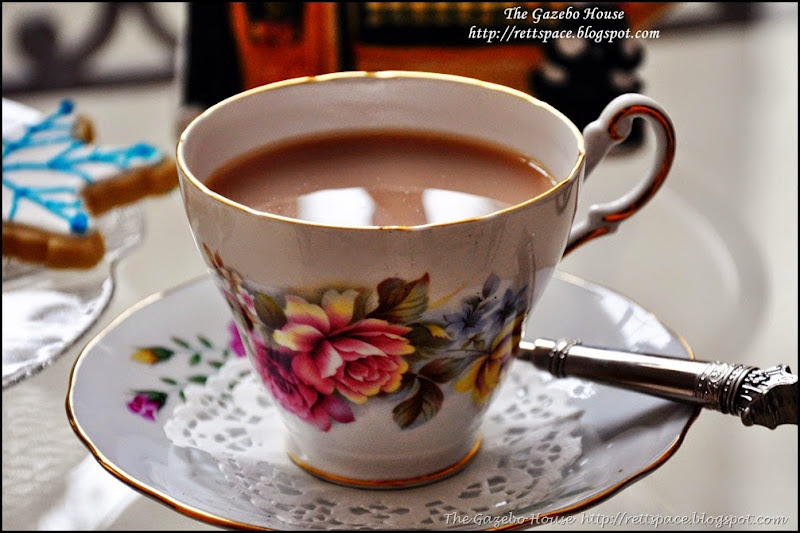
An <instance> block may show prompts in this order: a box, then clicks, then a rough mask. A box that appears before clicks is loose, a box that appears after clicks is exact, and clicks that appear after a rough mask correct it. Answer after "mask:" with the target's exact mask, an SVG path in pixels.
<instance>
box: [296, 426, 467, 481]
mask: <svg viewBox="0 0 800 533" xmlns="http://www.w3.org/2000/svg"><path fill="white" fill-rule="evenodd" d="M481 442H482V437H478V440H477V441H476V442H475V445H474V446H473V447H472V449H471V450H470V451H469V452H467V454H466V455H465V456H464V457H462V458H461V459H459V460H458V461H456V462H455V463H453V464H452V465H450V466H448V467H445V468H443V469H442V470H439V471H437V472H433V473H431V474H424V475H421V476H416V477H411V478H404V479H353V478H348V477H344V476H339V475H336V474H331V473H330V472H326V471H324V470H320V469H319V468H315V467H313V466H311V465H309V464H307V463H305V462H303V461H302V460H301V459H299V458H298V457H297V456H295V455H293V454H292V453H291V452H287V454H288V455H289V458H290V459H291V460H292V461H293V462H294V463H295V464H296V465H297V466H299V467H300V468H302V469H303V470H305V471H306V472H308V473H309V474H311V475H313V476H314V477H317V478H319V479H321V480H323V481H328V482H330V483H336V484H337V485H343V486H345V487H353V488H357V489H383V490H388V489H408V488H413V487H419V486H422V485H428V484H429V483H434V482H436V481H441V480H443V479H445V478H448V477H450V476H453V475H455V474H457V473H458V472H460V471H461V470H462V469H463V468H464V467H465V466H467V464H469V462H470V461H471V460H472V459H473V457H475V454H477V453H478V450H479V449H480V447H481Z"/></svg>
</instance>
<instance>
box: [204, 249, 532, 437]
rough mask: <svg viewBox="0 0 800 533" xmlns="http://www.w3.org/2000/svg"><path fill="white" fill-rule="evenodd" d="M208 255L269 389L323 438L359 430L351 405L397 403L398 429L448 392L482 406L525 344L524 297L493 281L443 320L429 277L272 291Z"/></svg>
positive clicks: (423, 417)
mask: <svg viewBox="0 0 800 533" xmlns="http://www.w3.org/2000/svg"><path fill="white" fill-rule="evenodd" d="M206 250H207V253H208V255H209V256H210V257H213V258H214V260H215V263H214V264H215V265H218V266H220V268H218V269H216V271H217V273H218V279H217V281H218V282H219V283H221V284H222V285H223V287H224V289H223V292H225V293H226V294H234V293H235V294H236V295H237V296H236V297H235V298H228V299H227V301H228V303H229V305H230V306H231V308H232V311H233V314H234V316H235V317H236V319H237V321H238V325H239V328H240V331H242V332H246V335H245V344H247V346H248V347H249V349H250V351H251V353H252V355H253V357H252V360H253V362H254V364H255V367H256V369H257V371H258V373H259V375H260V377H261V379H262V381H263V382H264V384H265V386H266V388H267V389H268V390H269V391H270V393H271V395H272V397H273V398H274V399H275V401H276V402H277V403H278V404H280V405H281V406H282V407H283V408H284V409H285V410H286V411H288V412H289V413H292V414H293V415H295V416H297V417H298V418H300V419H301V420H303V421H305V422H307V423H309V424H312V425H314V426H316V427H317V428H319V429H320V430H322V431H329V430H330V428H331V427H332V426H333V425H334V424H337V423H338V424H347V423H351V422H354V421H355V420H356V414H355V413H356V411H355V407H356V406H357V405H362V404H365V403H367V402H369V401H370V399H371V398H374V397H384V398H396V399H397V403H396V404H395V406H394V408H393V410H392V416H393V419H394V421H395V423H396V424H397V425H398V426H399V427H400V428H402V429H411V428H414V427H417V426H419V425H421V424H425V423H427V422H428V421H430V420H431V419H433V418H434V417H435V416H436V414H437V413H438V412H439V410H440V409H441V407H442V404H443V402H444V400H445V389H444V387H448V389H449V390H450V391H452V393H466V394H469V395H470V397H471V398H472V399H473V400H474V402H475V404H476V408H481V407H482V405H483V404H485V402H486V401H487V400H488V398H489V397H490V396H491V394H492V393H493V391H494V389H495V388H496V386H497V384H498V383H499V381H500V376H501V374H502V371H503V369H504V368H505V367H506V366H507V364H508V363H509V362H510V360H511V358H512V355H513V353H514V347H515V346H516V344H517V342H518V341H519V336H520V331H521V324H522V320H523V316H524V310H525V302H526V301H527V298H528V292H527V289H525V288H523V289H522V290H516V291H513V290H511V289H508V290H506V291H505V294H504V295H503V296H502V297H501V296H500V292H501V291H499V286H500V285H501V283H500V280H499V279H498V278H497V276H495V275H492V276H490V277H489V279H487V281H486V283H485V284H484V286H483V288H482V290H481V291H480V292H479V295H478V296H471V297H468V298H466V299H464V300H462V301H460V302H457V304H456V306H455V307H456V309H457V311H456V312H438V313H437V312H431V310H430V309H429V303H428V289H429V285H430V277H429V276H428V274H424V275H423V276H421V277H420V278H418V279H415V280H411V281H407V280H403V279H400V278H387V279H385V280H383V281H382V282H380V283H379V284H378V285H377V287H375V288H374V289H373V288H369V287H357V286H336V287H333V286H332V287H326V288H323V289H321V290H316V291H306V290H302V289H297V290H294V289H293V290H287V291H275V292H271V291H270V292H267V291H262V290H259V289H256V288H252V287H249V286H248V284H247V283H246V282H242V280H241V277H239V276H238V274H237V273H236V271H235V270H234V269H232V268H230V266H228V265H227V264H225V263H223V261H222V259H221V257H220V256H219V254H218V253H213V254H212V253H211V252H210V250H208V249H207V248H206ZM222 265H225V267H224V268H222Z"/></svg>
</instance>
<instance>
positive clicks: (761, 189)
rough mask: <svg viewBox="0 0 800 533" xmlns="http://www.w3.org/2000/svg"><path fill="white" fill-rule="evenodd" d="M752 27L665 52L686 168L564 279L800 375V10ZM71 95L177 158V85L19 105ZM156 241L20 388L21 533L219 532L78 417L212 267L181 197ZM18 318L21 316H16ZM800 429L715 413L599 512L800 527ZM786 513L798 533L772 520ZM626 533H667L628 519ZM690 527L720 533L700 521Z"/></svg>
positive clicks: (130, 135) (733, 356) (12, 413)
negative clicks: (122, 321) (102, 381)
mask: <svg viewBox="0 0 800 533" xmlns="http://www.w3.org/2000/svg"><path fill="white" fill-rule="evenodd" d="M789 13H790V14H789V15H788V16H786V15H784V16H782V17H780V18H771V19H769V20H767V21H763V22H760V23H759V24H757V25H755V26H752V27H748V28H727V29H717V30H714V31H707V32H693V33H687V34H685V35H671V36H667V37H662V38H661V39H658V40H651V41H648V43H647V48H646V56H645V64H644V65H643V67H642V68H641V69H640V74H641V76H642V78H643V80H644V81H645V84H646V86H645V88H644V92H645V93H646V94H648V95H649V96H651V97H653V98H655V99H656V100H658V101H659V102H660V103H661V104H662V105H663V106H664V107H665V108H666V109H667V110H668V111H669V112H670V114H671V116H672V118H673V120H674V123H675V127H676V130H677V139H678V149H677V158H676V161H675V165H674V168H673V171H672V174H671V176H670V178H669V179H668V182H667V185H666V186H665V189H664V190H662V192H661V193H659V196H658V197H656V198H655V199H654V200H653V202H652V203H651V204H650V205H648V206H647V207H646V208H645V210H644V211H643V212H642V213H639V214H638V215H637V216H636V217H634V218H633V219H631V220H630V221H628V223H627V224H626V225H624V226H623V227H622V228H621V229H620V231H619V232H618V233H617V234H615V235H613V236H610V237H606V238H604V239H603V241H602V242H601V241H598V242H596V243H592V244H589V245H587V246H586V247H585V248H584V249H581V250H578V251H577V252H575V253H574V254H573V255H572V256H570V257H568V258H567V259H566V260H565V261H564V263H563V265H562V269H563V270H564V271H567V272H571V273H574V274H577V275H579V276H581V277H584V278H586V279H588V280H591V281H595V282H599V283H601V284H603V285H605V286H607V287H609V288H612V289H614V290H616V291H618V292H620V293H621V294H623V295H626V296H628V297H630V298H632V299H633V300H635V301H636V302H638V303H640V304H641V305H643V306H644V307H646V308H648V309H649V310H651V311H653V312H654V313H655V314H656V315H657V316H658V317H660V318H661V319H662V320H663V321H664V322H665V323H666V324H667V325H669V326H670V327H672V328H673V329H674V330H675V331H677V332H678V333H680V334H681V335H682V336H683V337H684V338H685V339H686V340H687V341H688V343H689V344H690V345H691V346H692V348H693V349H694V351H695V354H696V356H697V357H698V358H700V359H719V360H724V361H729V362H735V363H748V364H751V365H754V366H759V367H762V368H765V367H768V366H772V365H774V364H778V363H787V364H789V365H790V366H791V368H792V369H793V370H794V371H795V372H796V371H798V370H800V368H798V366H797V278H798V270H797V264H798V263H797V249H798V244H797V243H798V239H797V237H798V236H797V229H798V220H797V213H798V208H797V206H798V199H797V181H798V166H797V142H798V139H797V97H798V92H797V9H796V6H795V9H794V11H793V12H789ZM65 96H68V97H71V98H73V99H74V100H75V101H76V104H77V105H78V106H79V107H80V108H81V109H83V110H84V111H85V112H86V113H88V114H89V115H90V116H92V117H93V119H94V121H95V124H96V126H97V131H98V135H99V138H100V139H101V140H102V141H103V142H108V143H111V144H113V143H126V142H131V141H133V140H147V141H148V142H151V143H154V144H156V145H158V146H160V147H161V148H163V149H164V150H167V151H170V152H171V151H172V147H173V145H174V141H175V134H174V131H173V122H174V118H175V114H176V109H177V107H178V89H177V85H170V84H154V85H151V86H144V87H135V88H125V89H101V90H89V91H71V92H70V93H69V94H60V93H59V94H38V95H31V96H27V97H15V99H16V100H18V101H20V102H22V103H24V104H27V105H30V106H33V107H35V108H37V109H40V110H43V111H49V110H52V109H55V107H56V105H57V102H58V101H59V100H60V99H61V98H62V97H65ZM639 156H641V157H636V156H634V157H628V156H626V157H618V158H615V159H612V160H609V161H606V162H605V163H604V164H603V165H601V167H600V168H598V170H597V171H596V175H594V176H593V177H592V179H591V180H590V181H589V184H588V185H587V189H586V193H587V201H595V200H601V199H605V198H610V197H611V195H612V194H613V191H615V190H618V189H619V190H621V189H622V188H624V187H626V184H627V186H629V185H630V183H631V176H635V175H636V174H637V173H638V172H641V171H642V169H643V168H644V167H645V166H646V165H647V164H648V163H646V162H645V159H646V157H645V155H644V153H643V152H641V151H640V153H639ZM142 210H143V213H144V216H145V223H146V234H145V237H144V241H143V243H142V244H141V245H140V246H139V247H138V248H137V249H136V250H134V251H133V252H132V253H131V254H130V255H129V256H127V257H126V258H124V259H123V260H122V261H121V262H120V264H119V265H118V268H117V269H116V279H117V289H116V292H115V294H114V295H113V298H112V300H111V302H110V304H109V306H108V308H107V309H106V311H105V312H104V313H103V315H102V316H101V317H100V319H99V320H98V322H97V323H96V324H95V325H94V327H93V328H91V330H90V331H89V332H88V333H87V334H86V335H85V337H83V338H82V339H81V340H80V341H79V342H78V343H77V344H76V345H75V346H74V347H73V348H72V349H70V350H68V351H67V352H65V353H64V354H63V355H62V356H61V357H60V358H59V359H58V360H57V361H56V362H55V363H54V364H53V365H51V366H50V367H48V368H46V369H44V370H43V371H42V372H40V373H38V374H36V375H35V376H33V377H31V378H28V379H26V380H24V381H22V382H21V383H19V384H17V385H14V386H12V387H10V388H9V389H7V390H4V391H3V396H2V400H3V401H2V406H3V493H2V496H3V497H2V509H3V513H2V525H3V529H26V530H35V529H112V530H124V529H132V530H173V529H215V528H214V527H212V526H209V525H207V524H204V523H201V522H198V521H196V520H194V519H191V518H188V517H186V516H183V515H181V514H179V513H177V512H175V511H173V510H171V509H169V508H168V507H166V506H164V505H162V504H160V503H157V502H155V501H153V500H150V499H149V498H146V497H143V496H141V495H139V494H138V493H137V492H135V491H133V490H132V489H130V488H128V487H127V486H126V485H124V484H123V483H121V482H119V481H118V480H116V479H115V478H113V477H112V476H111V475H109V474H108V473H106V472H105V471H104V470H103V469H102V468H100V467H99V465H98V464H97V463H96V461H95V460H94V459H93V458H92V457H91V456H90V455H89V453H88V451H87V450H86V449H85V448H84V446H83V445H82V444H81V443H80V442H79V441H78V439H77V437H76V436H75V435H74V433H73V432H72V430H71V429H70V427H69V424H68V422H67V419H66V415H65V410H64V401H65V397H66V391H67V381H68V375H69V372H70V370H71V367H72V364H73V363H74V361H75V358H76V356H77V354H78V353H79V352H80V350H81V348H82V347H83V346H84V345H85V343H86V342H87V341H88V340H89V339H91V338H92V337H93V336H94V335H95V334H97V333H98V332H99V331H101V330H102V329H103V328H104V327H105V326H106V325H107V324H108V323H109V322H110V321H111V320H113V319H114V318H115V317H116V316H117V315H119V314H120V313H121V312H123V311H124V310H126V309H127V308H128V307H130V306H131V305H133V304H135V303H136V302H138V301H139V300H141V299H142V298H144V297H145V296H148V295H150V294H152V293H155V292H159V291H162V290H164V289H168V288H170V287H173V286H175V285H177V284H180V283H181V282H183V281H185V280H188V279H191V278H194V277H197V276H199V275H202V274H204V273H205V267H204V266H203V264H202V263H201V259H200V255H199V253H198V252H197V249H196V248H195V246H194V243H193V241H192V239H191V236H190V234H189V228H188V225H187V222H186V219H185V215H184V211H183V208H182V206H181V203H180V196H179V193H178V192H177V191H174V192H173V193H171V194H169V195H167V196H165V197H161V198H156V199H151V200H147V201H145V202H143V204H142ZM3 312H8V310H6V309H4V310H3ZM797 433H798V430H797V427H796V426H783V427H780V428H778V429H776V430H774V431H770V430H768V429H766V428H761V427H750V428H747V427H744V426H743V425H742V424H741V423H740V421H739V420H738V419H736V418H735V417H732V416H728V415H722V414H719V413H716V412H710V411H708V412H704V413H702V414H701V415H700V417H699V419H698V420H697V421H696V422H695V423H694V425H693V426H692V427H691V429H690V430H689V432H688V434H687V436H686V438H685V441H684V442H683V444H682V446H681V447H680V449H679V450H678V451H677V453H676V454H675V455H674V457H672V458H671V459H670V460H668V461H667V462H666V463H665V464H663V465H662V466H661V467H660V468H658V469H657V470H656V471H655V472H653V473H652V474H650V475H649V476H647V477H645V478H644V479H641V480H640V481H638V482H636V483H634V484H632V485H631V486H629V487H627V488H626V489H624V490H622V491H621V492H619V493H618V494H616V495H614V496H613V497H611V498H610V499H608V500H606V501H604V502H602V503H600V504H599V505H597V506H595V507H592V508H591V509H589V510H587V511H585V512H583V513H579V514H578V515H577V517H578V520H577V521H576V522H575V524H574V525H572V526H570V527H566V526H556V525H550V526H544V527H543V528H542V529H590V528H592V526H590V525H587V524H586V523H585V521H584V522H583V525H582V519H583V518H584V515H589V514H593V513H594V514H604V515H606V516H612V515H616V514H617V513H618V512H625V513H627V514H628V515H629V516H632V515H640V514H650V515H658V516H677V515H692V514H693V513H694V514H695V515H699V516H705V517H708V518H711V517H719V516H735V517H740V516H747V515H750V516H751V517H752V520H753V521H752V522H751V523H749V524H748V525H741V526H735V527H734V528H733V529H781V530H797V527H798V523H797V516H798V511H797V507H798V503H797V492H798V480H797V472H798V469H797ZM763 518H770V519H774V518H778V519H780V520H783V521H784V523H783V524H777V523H775V522H772V524H771V525H765V524H763V523H759V521H761V522H763ZM607 527H608V529H637V528H638V529H648V530H652V529H655V528H654V527H653V526H648V525H640V526H636V525H634V524H630V523H629V524H627V525H625V526H624V527H620V526H616V527H611V526H607ZM684 529H716V528H715V527H714V525H713V524H710V523H706V524H694V525H691V526H686V527H685V528H684Z"/></svg>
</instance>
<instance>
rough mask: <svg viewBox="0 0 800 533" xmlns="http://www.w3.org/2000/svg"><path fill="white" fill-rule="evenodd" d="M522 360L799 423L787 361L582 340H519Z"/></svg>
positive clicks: (749, 417) (764, 419)
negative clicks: (759, 364)
mask: <svg viewBox="0 0 800 533" xmlns="http://www.w3.org/2000/svg"><path fill="white" fill-rule="evenodd" d="M518 357H519V358H520V359H523V360H526V361H530V362H531V363H533V365H534V366H536V367H537V368H539V369H540V370H545V371H548V372H550V373H551V374H553V375H554V376H556V377H567V376H572V377H578V378H584V379H587V380H589V381H596V382H599V383H603V384H606V385H611V386H614V387H620V388H625V389H630V390H634V391H637V392H643V393H647V394H651V395H655V396H660V397H662V398H669V399H671V400H677V401H680V402H686V403H692V404H695V405H701V406H703V407H705V408H708V409H715V410H717V411H721V412H723V413H730V414H734V415H737V416H739V417H740V418H741V420H742V422H743V423H744V425H745V426H752V425H754V424H755V425H760V426H765V427H768V428H770V429H775V428H776V427H777V426H779V425H781V424H795V425H797V423H798V409H797V403H798V402H797V392H798V390H797V376H796V375H795V374H792V373H791V370H790V369H789V367H788V366H786V365H778V366H774V367H770V368H767V369H765V370H761V369H759V368H756V367H753V366H748V365H738V364H737V365H733V364H729V363H723V362H719V361H714V362H710V361H697V360H688V359H681V358H677V357H668V356H663V355H654V354H642V353H633V352H623V351H618V350H609V349H606V348H597V347H590V346H584V345H583V344H581V342H580V341H579V340H568V339H561V340H558V341H554V340H549V339H536V340H535V341H533V342H529V341H521V342H520V352H519V356H518Z"/></svg>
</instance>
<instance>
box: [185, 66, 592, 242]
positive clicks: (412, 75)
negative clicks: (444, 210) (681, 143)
mask: <svg viewBox="0 0 800 533" xmlns="http://www.w3.org/2000/svg"><path fill="white" fill-rule="evenodd" d="M353 78H364V79H368V78H376V79H398V78H406V79H427V80H439V81H449V82H451V83H461V84H463V85H471V86H474V87H481V88H483V89H487V90H490V91H495V92H499V93H504V94H507V95H511V96H514V97H517V98H519V99H520V100H524V101H526V102H528V103H529V104H531V105H533V106H535V107H539V108H542V109H546V110H548V111H549V112H550V113H551V114H553V115H554V116H556V117H557V118H558V119H559V120H561V122H563V123H564V125H565V126H567V127H568V128H569V129H570V130H571V131H572V133H573V135H574V137H575V141H576V143H577V147H578V157H577V158H576V160H575V163H574V165H573V166H572V169H571V170H570V172H569V173H568V174H567V176H566V177H564V178H562V179H561V180H559V182H558V183H557V184H555V185H554V186H553V187H551V188H549V189H548V190H547V191H545V192H543V193H542V194H539V195H538V196H534V197H533V198H530V199H528V200H526V201H524V202H522V203H519V204H515V205H512V206H510V207H506V208H504V209H500V210H498V211H493V212H492V213H489V214H487V215H482V216H479V217H472V218H465V219H460V220H454V221H450V222H438V223H434V224H420V225H418V226H340V225H336V224H321V223H318V222H310V221H307V220H302V219H297V218H290V217H285V216H281V215H275V214H272V213H266V212H263V211H257V210H255V209H252V208H250V207H247V206H245V205H242V204H240V203H238V202H234V201H233V200H230V199H228V198H226V197H224V196H222V195H220V194H217V193H216V192H214V191H212V190H211V189H209V188H208V187H206V186H205V185H204V184H203V183H202V182H201V181H200V180H198V179H197V178H196V177H195V175H194V174H193V173H192V172H191V171H190V170H189V165H188V164H187V163H186V161H185V159H184V146H185V144H186V142H187V138H188V136H189V135H191V131H192V130H193V129H194V128H195V127H196V126H197V124H199V123H200V122H202V121H203V120H205V119H206V118H208V117H209V116H210V115H211V114H213V113H214V112H215V111H218V110H219V109H220V108H222V107H224V106H225V105H227V104H229V103H230V102H233V101H236V100H239V99H243V98H247V97H248V96H252V95H254V94H259V93H262V92H266V91H272V90H276V89H282V88H286V87H291V86H294V85H303V84H307V83H324V82H331V81H336V80H342V79H353ZM585 156H586V147H585V144H584V140H583V135H582V134H581V132H580V130H579V129H578V127H577V126H575V124H574V123H573V122H572V121H571V120H570V119H568V118H567V117H566V116H565V115H564V114H563V113H561V112H560V111H559V110H558V109H556V108H554V107H553V106H551V105H550V104H548V103H546V102H542V101H541V100H538V99H537V98H534V97H533V96H531V95H529V94H527V93H524V92H522V91H519V90H517V89H512V88H511V87H506V86H505V85H499V84H496V83H490V82H486V81H482V80H477V79H474V78H468V77H465V76H455V75H452V74H439V73H433V72H415V71H404V70H386V71H377V72H368V71H352V72H334V73H332V74H323V75H319V76H304V77H300V78H292V79H288V80H283V81H278V82H275V83H270V84H268V85H263V86H261V87H256V88H254V89H249V90H247V91H244V92H241V93H239V94H236V95H234V96H231V97H229V98H226V99H225V100H222V101H221V102H218V103H216V104H214V105H213V106H211V107H209V108H208V109H206V110H205V111H203V112H202V113H201V114H200V115H198V116H197V117H195V118H194V119H193V120H192V121H191V122H190V123H189V125H188V126H187V127H186V128H185V129H184V130H183V132H182V133H181V135H180V138H179V139H178V144H177V147H176V155H175V161H176V162H177V165H178V167H179V168H180V170H181V173H182V174H183V176H185V177H186V180H185V182H186V183H189V184H191V185H192V186H193V187H195V188H196V189H197V190H198V191H200V192H201V193H202V194H204V195H206V196H209V197H211V198H213V199H214V200H215V201H217V202H220V203H222V204H225V205H227V206H229V207H232V208H234V209H237V210H240V211H244V212H246V213H248V214H250V215H254V216H257V217H260V218H265V219H271V220H278V221H282V222H290V223H292V224H301V225H304V226H314V227H320V228H329V229H341V230H354V231H374V230H376V229H378V230H386V229H391V230H404V231H412V230H419V229H423V228H434V227H442V226H453V225H456V224H465V223H469V222H474V221H477V220H484V219H489V218H493V217H496V216H499V215H501V214H503V213H508V212H511V211H515V210H517V209H520V208H523V207H525V206H527V205H530V204H533V203H535V202H539V201H541V200H542V199H544V198H548V197H550V196H553V195H555V194H556V193H557V192H558V191H560V190H561V189H562V188H564V187H565V186H566V184H568V183H570V182H572V181H573V180H574V179H575V177H576V176H577V175H578V172H579V171H580V169H581V167H582V166H583V162H584V159H585Z"/></svg>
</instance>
